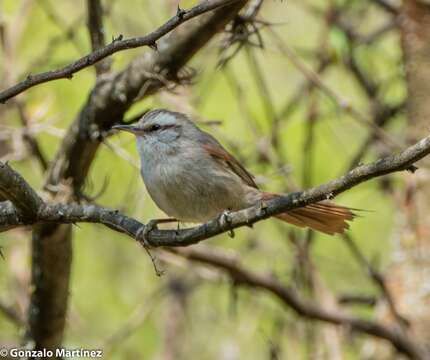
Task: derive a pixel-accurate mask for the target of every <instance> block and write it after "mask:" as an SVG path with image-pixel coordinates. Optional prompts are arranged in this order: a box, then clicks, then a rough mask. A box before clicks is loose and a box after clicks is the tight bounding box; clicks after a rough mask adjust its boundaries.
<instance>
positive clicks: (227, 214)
mask: <svg viewBox="0 0 430 360" xmlns="http://www.w3.org/2000/svg"><path fill="white" fill-rule="evenodd" d="M224 222H225V223H226V224H227V225H228V226H229V227H230V229H229V231H228V236H230V237H231V238H232V239H233V238H234V236H235V233H234V230H233V228H232V227H231V224H232V221H231V218H230V210H225V211H224V212H223V213H222V214H221V216H220V225H221V226H222V225H223V223H224Z"/></svg>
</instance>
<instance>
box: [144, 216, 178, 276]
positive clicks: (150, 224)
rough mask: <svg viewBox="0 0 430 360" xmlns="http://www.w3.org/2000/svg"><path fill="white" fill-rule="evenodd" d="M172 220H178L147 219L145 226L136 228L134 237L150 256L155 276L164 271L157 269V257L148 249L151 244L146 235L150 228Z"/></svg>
mask: <svg viewBox="0 0 430 360" xmlns="http://www.w3.org/2000/svg"><path fill="white" fill-rule="evenodd" d="M174 221H178V220H176V219H174V218H167V219H152V220H149V222H148V223H147V224H146V225H145V226H141V227H140V228H139V230H137V233H136V239H137V240H138V241H140V242H141V243H142V245H143V248H144V249H145V251H146V252H147V254H148V256H149V257H150V259H151V262H152V265H153V266H154V270H155V273H156V274H157V276H161V275H163V274H164V271H163V270H160V269H158V267H157V263H156V261H157V259H156V258H155V256H154V255H152V253H151V251H150V250H149V248H150V246H151V245H150V244H149V243H148V241H147V236H148V234H149V233H150V232H151V231H152V230H154V229H158V227H157V225H158V224H162V223H168V222H174ZM178 223H179V222H178Z"/></svg>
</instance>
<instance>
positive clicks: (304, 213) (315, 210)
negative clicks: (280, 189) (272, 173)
mask: <svg viewBox="0 0 430 360" xmlns="http://www.w3.org/2000/svg"><path fill="white" fill-rule="evenodd" d="M276 196H278V195H276V194H270V193H264V197H263V198H264V199H265V200H269V199H273V198H274V197H276ZM355 216H356V215H355V214H354V213H353V212H352V210H351V209H349V208H347V207H345V206H340V205H336V204H335V203H333V202H331V201H328V200H325V201H321V202H318V203H315V204H310V205H307V206H305V207H301V208H297V209H293V210H289V211H288V212H285V213H282V214H280V215H277V216H276V218H278V219H280V220H282V221H285V222H287V223H290V224H293V225H296V226H300V227H309V228H311V229H312V230H316V231H320V232H323V233H324V234H328V235H334V234H342V233H344V232H345V230H346V229H348V228H349V224H348V221H352V220H353V219H354V217H355Z"/></svg>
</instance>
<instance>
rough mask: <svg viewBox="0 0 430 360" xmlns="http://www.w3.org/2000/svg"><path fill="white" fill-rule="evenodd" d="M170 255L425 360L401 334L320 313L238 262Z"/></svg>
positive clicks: (187, 252) (192, 252)
mask: <svg viewBox="0 0 430 360" xmlns="http://www.w3.org/2000/svg"><path fill="white" fill-rule="evenodd" d="M169 251H171V252H173V253H176V254H178V255H181V256H183V257H185V258H187V259H189V260H192V261H196V262H200V263H203V264H207V265H210V266H213V267H216V268H219V269H222V270H224V271H226V272H227V273H228V274H229V276H230V277H231V278H232V279H233V280H234V281H235V283H237V284H239V285H245V286H249V287H253V288H257V289H261V290H264V291H267V292H269V293H270V294H272V295H274V296H275V297H277V298H278V299H279V300H280V301H281V302H282V303H283V304H284V305H286V306H288V307H289V308H291V309H293V310H294V311H295V312H296V313H297V314H298V315H300V316H302V317H304V318H307V319H311V320H318V321H323V322H327V323H331V324H334V325H342V326H346V327H348V328H350V329H351V330H354V331H357V332H360V333H365V334H368V335H372V336H375V337H378V338H381V339H385V340H387V341H389V342H390V343H391V344H392V345H393V346H394V347H395V348H396V349H397V350H398V351H399V352H401V353H404V354H406V355H408V357H409V358H411V359H424V355H423V354H422V350H421V349H420V348H419V347H418V345H416V344H415V343H414V342H413V341H412V340H411V339H409V338H408V337H407V336H406V335H405V334H404V333H403V332H400V331H397V330H395V329H392V328H390V327H387V326H384V325H382V324H380V323H377V322H374V321H370V320H364V319H360V318H356V317H352V316H349V315H345V314H343V313H340V312H336V311H333V310H326V309H323V308H321V307H320V306H319V305H318V304H316V303H313V302H310V301H306V300H304V299H302V298H301V297H300V296H299V295H298V294H297V293H296V292H295V291H294V290H293V289H290V288H287V287H286V286H284V285H283V284H282V283H281V282H279V281H278V280H276V279H275V278H273V277H272V276H265V275H262V274H258V273H256V272H252V271H250V270H249V269H246V268H245V267H243V266H242V265H241V264H240V263H239V262H238V259H235V258H232V257H226V256H224V255H222V254H219V253H216V252H214V251H210V252H208V251H205V250H202V249H198V248H187V249H185V248H181V249H169Z"/></svg>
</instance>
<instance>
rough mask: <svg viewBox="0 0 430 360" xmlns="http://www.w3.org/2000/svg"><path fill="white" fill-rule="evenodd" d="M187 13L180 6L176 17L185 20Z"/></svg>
mask: <svg viewBox="0 0 430 360" xmlns="http://www.w3.org/2000/svg"><path fill="white" fill-rule="evenodd" d="M186 13H187V12H186V11H185V10H183V9H181V8H180V7H179V5H178V9H177V10H176V16H177V17H178V18H179V19H181V20H182V19H183V18H184V15H185V14H186Z"/></svg>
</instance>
